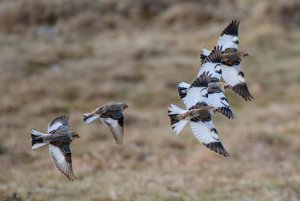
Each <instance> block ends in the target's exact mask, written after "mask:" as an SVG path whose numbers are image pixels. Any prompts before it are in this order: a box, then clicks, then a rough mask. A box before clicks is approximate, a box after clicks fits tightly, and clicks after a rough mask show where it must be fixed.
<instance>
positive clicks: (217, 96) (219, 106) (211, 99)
mask: <svg viewBox="0 0 300 201" xmlns="http://www.w3.org/2000/svg"><path fill="white" fill-rule="evenodd" d="M227 88H230V87H229V86H228V85H227V84H226V83H224V82H210V83H209V84H208V96H207V99H206V101H205V102H206V103H207V104H208V105H210V106H213V107H214V108H216V111H218V112H220V113H221V114H223V115H225V116H226V117H227V118H228V119H233V118H234V115H233V112H232V109H231V107H230V105H229V102H228V100H227V98H226V96H225V94H224V91H225V89H227Z"/></svg>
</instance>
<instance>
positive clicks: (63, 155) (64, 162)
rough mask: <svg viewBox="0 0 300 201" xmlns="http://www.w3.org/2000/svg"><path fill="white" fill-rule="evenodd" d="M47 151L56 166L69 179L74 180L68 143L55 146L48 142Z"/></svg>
mask: <svg viewBox="0 0 300 201" xmlns="http://www.w3.org/2000/svg"><path fill="white" fill-rule="evenodd" d="M49 152H50V155H51V158H52V160H53V162H54V165H55V166H56V168H57V169H58V170H59V171H60V172H61V173H63V174H64V175H65V176H66V177H68V179H69V180H70V181H74V180H75V179H76V177H75V175H74V173H73V168H72V158H71V149H70V144H63V145H59V146H56V145H55V144H52V143H50V144H49Z"/></svg>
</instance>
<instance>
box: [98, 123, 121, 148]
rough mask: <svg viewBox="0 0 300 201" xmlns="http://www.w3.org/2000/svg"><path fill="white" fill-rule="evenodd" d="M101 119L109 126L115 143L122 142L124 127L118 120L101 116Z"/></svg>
mask: <svg viewBox="0 0 300 201" xmlns="http://www.w3.org/2000/svg"><path fill="white" fill-rule="evenodd" d="M101 120H102V121H103V122H104V123H105V125H106V126H107V127H108V128H109V130H110V132H111V133H112V135H113V137H114V138H115V140H116V143H117V144H122V143H123V133H124V128H123V127H121V126H120V125H119V123H118V120H114V119H111V118H101Z"/></svg>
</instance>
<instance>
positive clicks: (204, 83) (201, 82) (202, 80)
mask: <svg viewBox="0 0 300 201" xmlns="http://www.w3.org/2000/svg"><path fill="white" fill-rule="evenodd" d="M191 87H208V76H207V75H206V74H205V73H203V74H202V75H200V76H199V77H197V78H196V79H195V80H194V81H193V82H192V84H191Z"/></svg>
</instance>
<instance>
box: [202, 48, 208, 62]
mask: <svg viewBox="0 0 300 201" xmlns="http://www.w3.org/2000/svg"><path fill="white" fill-rule="evenodd" d="M209 54H210V50H208V49H206V48H203V49H202V50H201V53H200V58H201V61H204V59H205V58H206V57H207V56H208V55H209Z"/></svg>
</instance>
